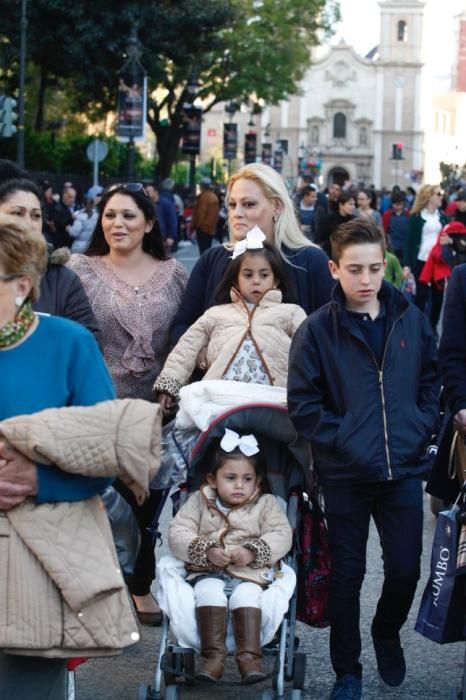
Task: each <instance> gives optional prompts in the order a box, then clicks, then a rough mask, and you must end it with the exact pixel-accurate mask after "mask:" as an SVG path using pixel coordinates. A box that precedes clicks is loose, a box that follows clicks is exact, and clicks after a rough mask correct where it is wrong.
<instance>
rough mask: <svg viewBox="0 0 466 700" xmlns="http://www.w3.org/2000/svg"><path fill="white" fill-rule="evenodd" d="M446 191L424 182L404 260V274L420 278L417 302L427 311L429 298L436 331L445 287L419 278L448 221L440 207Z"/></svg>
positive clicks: (408, 237) (407, 239)
mask: <svg viewBox="0 0 466 700" xmlns="http://www.w3.org/2000/svg"><path fill="white" fill-rule="evenodd" d="M441 203H442V192H441V189H440V186H439V185H423V186H422V187H421V189H420V190H419V192H418V193H417V196H416V199H415V200H414V204H413V206H412V209H411V216H410V217H409V221H408V232H407V235H406V238H405V246H404V255H403V262H404V265H405V269H404V274H405V276H407V275H408V274H409V273H410V272H412V273H413V274H414V277H415V279H416V304H417V306H418V307H419V308H420V309H421V311H425V310H426V307H427V304H428V301H429V299H430V300H431V306H430V322H431V324H432V328H433V329H434V331H435V330H436V328H437V324H438V321H439V318H440V312H441V310H442V302H443V291H444V290H443V288H439V287H437V286H436V285H435V284H434V285H428V284H425V283H423V282H420V281H419V276H420V274H421V272H422V268H423V267H424V265H425V263H426V260H427V258H428V257H429V255H430V252H431V250H432V248H433V247H434V245H435V244H436V242H437V238H438V234H439V233H440V231H441V229H442V228H443V227H444V226H445V224H446V223H447V219H446V217H445V215H444V214H443V212H442V211H441V209H440V205H441Z"/></svg>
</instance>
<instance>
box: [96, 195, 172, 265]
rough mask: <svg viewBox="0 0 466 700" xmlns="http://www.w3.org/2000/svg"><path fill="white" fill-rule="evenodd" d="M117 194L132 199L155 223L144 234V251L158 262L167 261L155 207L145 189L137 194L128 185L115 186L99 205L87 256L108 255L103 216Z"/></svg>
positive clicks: (146, 216) (145, 215)
mask: <svg viewBox="0 0 466 700" xmlns="http://www.w3.org/2000/svg"><path fill="white" fill-rule="evenodd" d="M116 194H124V195H126V196H127V197H131V199H132V200H133V202H134V203H135V204H136V206H137V207H138V209H140V210H141V211H142V213H143V214H144V218H145V220H146V221H153V222H154V225H153V227H152V228H151V230H150V231H149V232H148V233H145V234H144V238H143V239H142V249H143V251H144V252H145V253H148V254H149V255H152V257H153V258H157V260H167V255H166V253H165V248H164V245H163V238H162V234H161V232H160V226H159V222H158V220H157V216H156V213H155V209H154V205H153V203H152V201H151V200H150V199H149V197H148V196H147V195H146V194H145V192H144V189H143V188H141V190H140V191H138V192H135V191H133V190H129V189H127V188H126V185H124V184H122V185H113V186H112V187H110V188H109V189H108V190H107V191H106V192H104V194H103V195H102V198H101V200H100V202H99V203H98V205H97V211H98V212H99V218H98V219H97V223H96V225H95V229H94V232H93V234H92V236H91V240H90V241H89V245H88V247H87V250H86V251H85V255H89V256H90V257H94V256H100V255H107V254H108V252H109V250H110V248H109V245H108V243H107V241H106V240H105V236H104V231H103V228H102V216H103V213H104V210H105V207H106V206H107V204H108V202H109V201H110V200H111V198H112V197H113V196H114V195H116Z"/></svg>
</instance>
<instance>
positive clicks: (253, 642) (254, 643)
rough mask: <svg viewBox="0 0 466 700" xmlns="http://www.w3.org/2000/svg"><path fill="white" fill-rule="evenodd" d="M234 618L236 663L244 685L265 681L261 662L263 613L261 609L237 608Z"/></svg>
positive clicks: (234, 611)
mask: <svg viewBox="0 0 466 700" xmlns="http://www.w3.org/2000/svg"><path fill="white" fill-rule="evenodd" d="M232 617H233V632H234V634H235V641H236V655H235V656H236V663H237V664H238V668H239V672H240V673H241V678H242V680H243V683H256V682H257V681H263V680H264V678H265V673H264V671H263V670H262V662H261V659H262V651H261V643H260V632H261V611H260V609H259V608H236V610H233V615H232Z"/></svg>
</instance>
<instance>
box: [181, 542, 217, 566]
mask: <svg viewBox="0 0 466 700" xmlns="http://www.w3.org/2000/svg"><path fill="white" fill-rule="evenodd" d="M221 546H222V545H221V544H220V542H219V541H218V540H212V539H209V538H207V537H195V538H194V539H193V540H192V541H191V542H190V543H189V546H188V557H189V563H190V564H194V565H195V566H200V567H202V568H209V567H212V563H211V562H210V561H209V560H208V559H207V552H208V550H209V549H210V548H211V547H221Z"/></svg>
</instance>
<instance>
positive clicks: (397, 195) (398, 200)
mask: <svg viewBox="0 0 466 700" xmlns="http://www.w3.org/2000/svg"><path fill="white" fill-rule="evenodd" d="M390 199H391V203H392V204H404V203H405V201H406V199H405V195H404V193H403V192H394V193H393V194H392V196H391V198H390Z"/></svg>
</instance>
